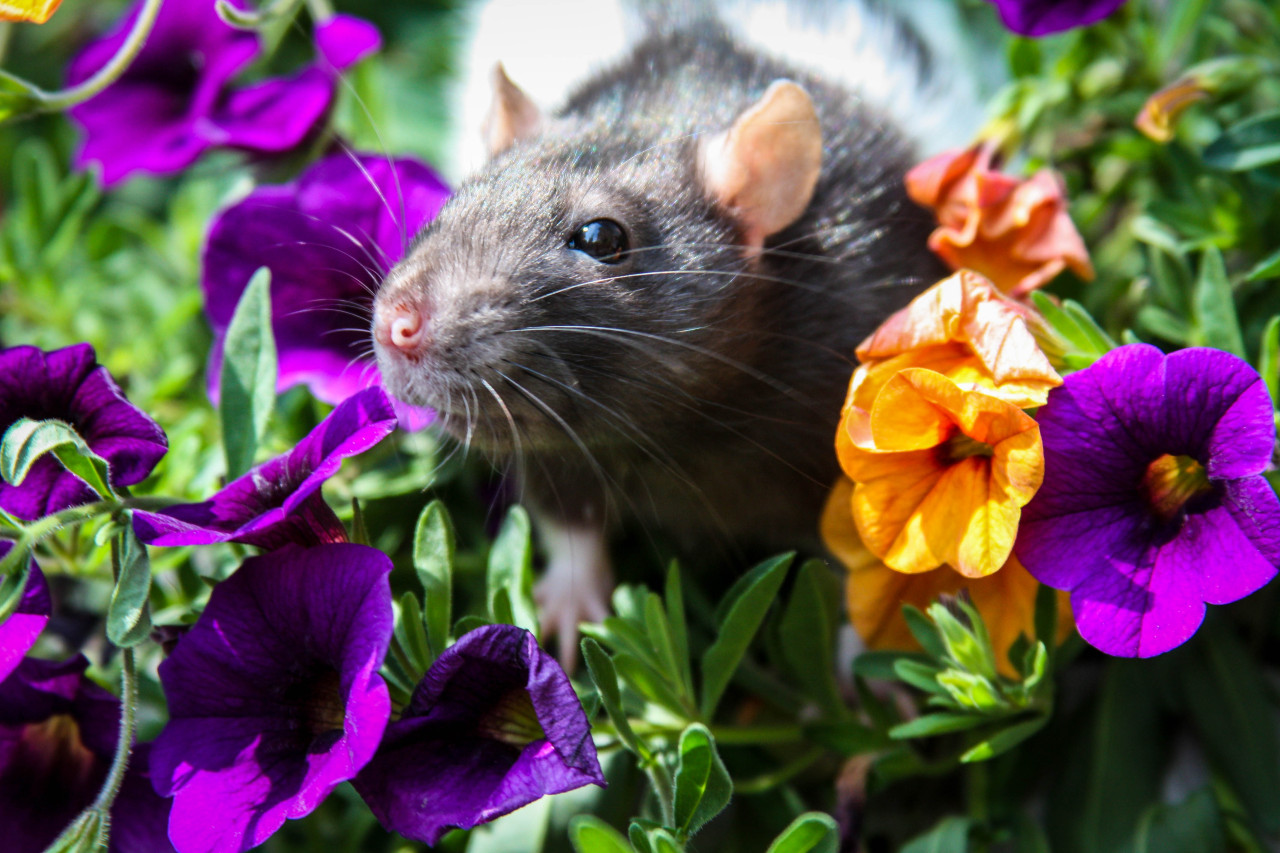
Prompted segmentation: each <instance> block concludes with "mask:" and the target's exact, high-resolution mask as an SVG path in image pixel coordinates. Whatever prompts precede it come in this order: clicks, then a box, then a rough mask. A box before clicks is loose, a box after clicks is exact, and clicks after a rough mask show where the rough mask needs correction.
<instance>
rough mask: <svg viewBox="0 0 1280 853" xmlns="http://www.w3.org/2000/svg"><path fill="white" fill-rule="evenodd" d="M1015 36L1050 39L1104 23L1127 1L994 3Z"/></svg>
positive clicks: (1000, 0)
mask: <svg viewBox="0 0 1280 853" xmlns="http://www.w3.org/2000/svg"><path fill="white" fill-rule="evenodd" d="M991 2H992V3H995V5H996V9H997V10H998V11H999V12H1000V20H1002V21H1004V25H1005V26H1006V27H1008V28H1009V29H1011V30H1013V31H1014V32H1015V33H1020V34H1021V35H1024V36H1047V35H1050V34H1051V33H1058V32H1062V31H1063V30H1070V29H1073V28H1075V27H1084V26H1088V25H1089V24H1092V23H1095V22H1097V21H1100V20H1102V19H1103V18H1105V17H1107V16H1108V15H1110V14H1111V13H1112V12H1114V11H1115V10H1116V9H1119V8H1120V7H1121V6H1123V5H1124V3H1125V0H991Z"/></svg>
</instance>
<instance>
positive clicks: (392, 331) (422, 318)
mask: <svg viewBox="0 0 1280 853" xmlns="http://www.w3.org/2000/svg"><path fill="white" fill-rule="evenodd" d="M373 337H374V340H376V341H377V342H378V343H379V344H381V345H382V346H384V347H386V348H388V349H390V350H393V351H394V352H397V353H399V354H400V355H404V356H410V357H413V356H417V355H421V354H422V352H423V351H424V350H425V348H426V344H427V316H426V310H425V308H424V307H423V306H422V305H420V304H417V303H415V302H413V301H411V300H403V299H401V300H396V301H395V302H391V303H388V304H381V305H378V306H377V308H376V309H375V311H374V314H373Z"/></svg>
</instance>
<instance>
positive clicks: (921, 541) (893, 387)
mask: <svg viewBox="0 0 1280 853" xmlns="http://www.w3.org/2000/svg"><path fill="white" fill-rule="evenodd" d="M836 453H837V455H838V456H839V458H840V465H841V467H842V468H843V469H844V472H845V473H846V474H847V475H848V476H849V478H850V479H851V480H853V481H854V482H855V483H857V486H856V487H855V489H854V493H853V501H852V507H853V518H854V521H855V523H856V524H857V527H858V533H859V535H860V536H861V537H862V540H863V541H864V542H865V543H866V545H867V547H868V548H870V549H871V551H872V552H873V553H875V555H876V556H878V557H880V558H881V559H883V560H884V561H885V563H886V564H887V565H888V566H889V567H890V568H892V569H895V570H897V571H900V572H910V573H916V572H927V571H929V570H930V569H934V568H937V567H938V566H940V565H942V564H943V563H949V564H950V565H952V566H954V567H955V568H956V570H957V571H959V572H960V573H961V574H962V575H965V576H967V577H984V576H986V575H989V574H991V573H993V572H995V571H997V570H998V569H999V568H1000V567H1001V566H1002V565H1004V563H1005V561H1006V560H1008V559H1009V554H1010V553H1011V552H1012V550H1013V541H1014V538H1015V536H1016V535H1017V531H1018V521H1019V519H1020V518H1021V515H1022V507H1023V506H1024V505H1025V504H1026V503H1027V501H1029V500H1031V497H1032V495H1034V494H1035V493H1036V490H1037V489H1039V488H1040V483H1041V481H1042V480H1043V478H1044V449H1043V447H1042V446H1041V443H1040V429H1039V427H1037V426H1036V422H1035V421H1034V420H1032V419H1031V418H1030V417H1028V416H1027V415H1026V413H1024V412H1023V411H1022V410H1021V409H1019V408H1018V407H1017V406H1015V405H1013V404H1011V403H1007V402H1005V401H1004V400H1000V399H998V398H996V397H993V396H991V395H990V394H986V393H983V392H981V391H966V390H963V389H962V388H960V387H959V386H958V385H956V383H955V382H953V381H952V380H950V379H948V378H947V377H946V376H943V375H942V374H940V373H936V372H934V371H932V370H927V369H924V368H919V367H911V368H907V369H905V370H901V371H899V372H898V373H896V374H895V375H894V376H893V378H891V379H890V380H889V381H888V382H886V383H885V385H884V387H883V388H882V389H881V390H880V393H879V394H878V395H877V396H876V399H875V402H874V404H873V405H872V407H871V411H870V415H869V417H868V416H865V413H863V412H862V411H861V410H859V409H856V408H847V409H846V412H845V417H844V418H843V419H842V421H841V424H840V429H839V431H838V432H837V433H836Z"/></svg>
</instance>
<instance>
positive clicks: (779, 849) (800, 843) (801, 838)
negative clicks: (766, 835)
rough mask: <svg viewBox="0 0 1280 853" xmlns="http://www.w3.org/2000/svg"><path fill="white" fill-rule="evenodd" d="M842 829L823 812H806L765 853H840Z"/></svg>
mask: <svg viewBox="0 0 1280 853" xmlns="http://www.w3.org/2000/svg"><path fill="white" fill-rule="evenodd" d="M839 849H840V827H839V826H838V825H837V824H836V822H835V821H834V820H833V819H832V818H831V816H830V815H825V814H823V813H822V812H806V813H805V814H802V815H800V817H798V818H796V819H795V820H793V821H791V823H789V824H788V825H787V828H786V829H784V830H782V832H781V833H779V834H778V837H777V838H775V839H774V840H773V843H772V844H770V845H769V849H768V850H767V851H765V853H838V851H839Z"/></svg>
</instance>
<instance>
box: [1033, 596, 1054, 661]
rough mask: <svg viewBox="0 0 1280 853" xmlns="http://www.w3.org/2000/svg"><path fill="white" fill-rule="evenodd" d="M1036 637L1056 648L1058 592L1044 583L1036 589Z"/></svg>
mask: <svg viewBox="0 0 1280 853" xmlns="http://www.w3.org/2000/svg"><path fill="white" fill-rule="evenodd" d="M1034 625H1035V628H1036V639H1037V640H1039V641H1040V642H1042V643H1044V644H1045V646H1046V647H1048V648H1049V649H1053V648H1056V646H1057V643H1058V593H1057V591H1056V590H1054V589H1053V588H1051V587H1047V586H1045V585H1044V584H1040V586H1039V587H1038V588H1037V589H1036V609H1035V616H1034Z"/></svg>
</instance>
